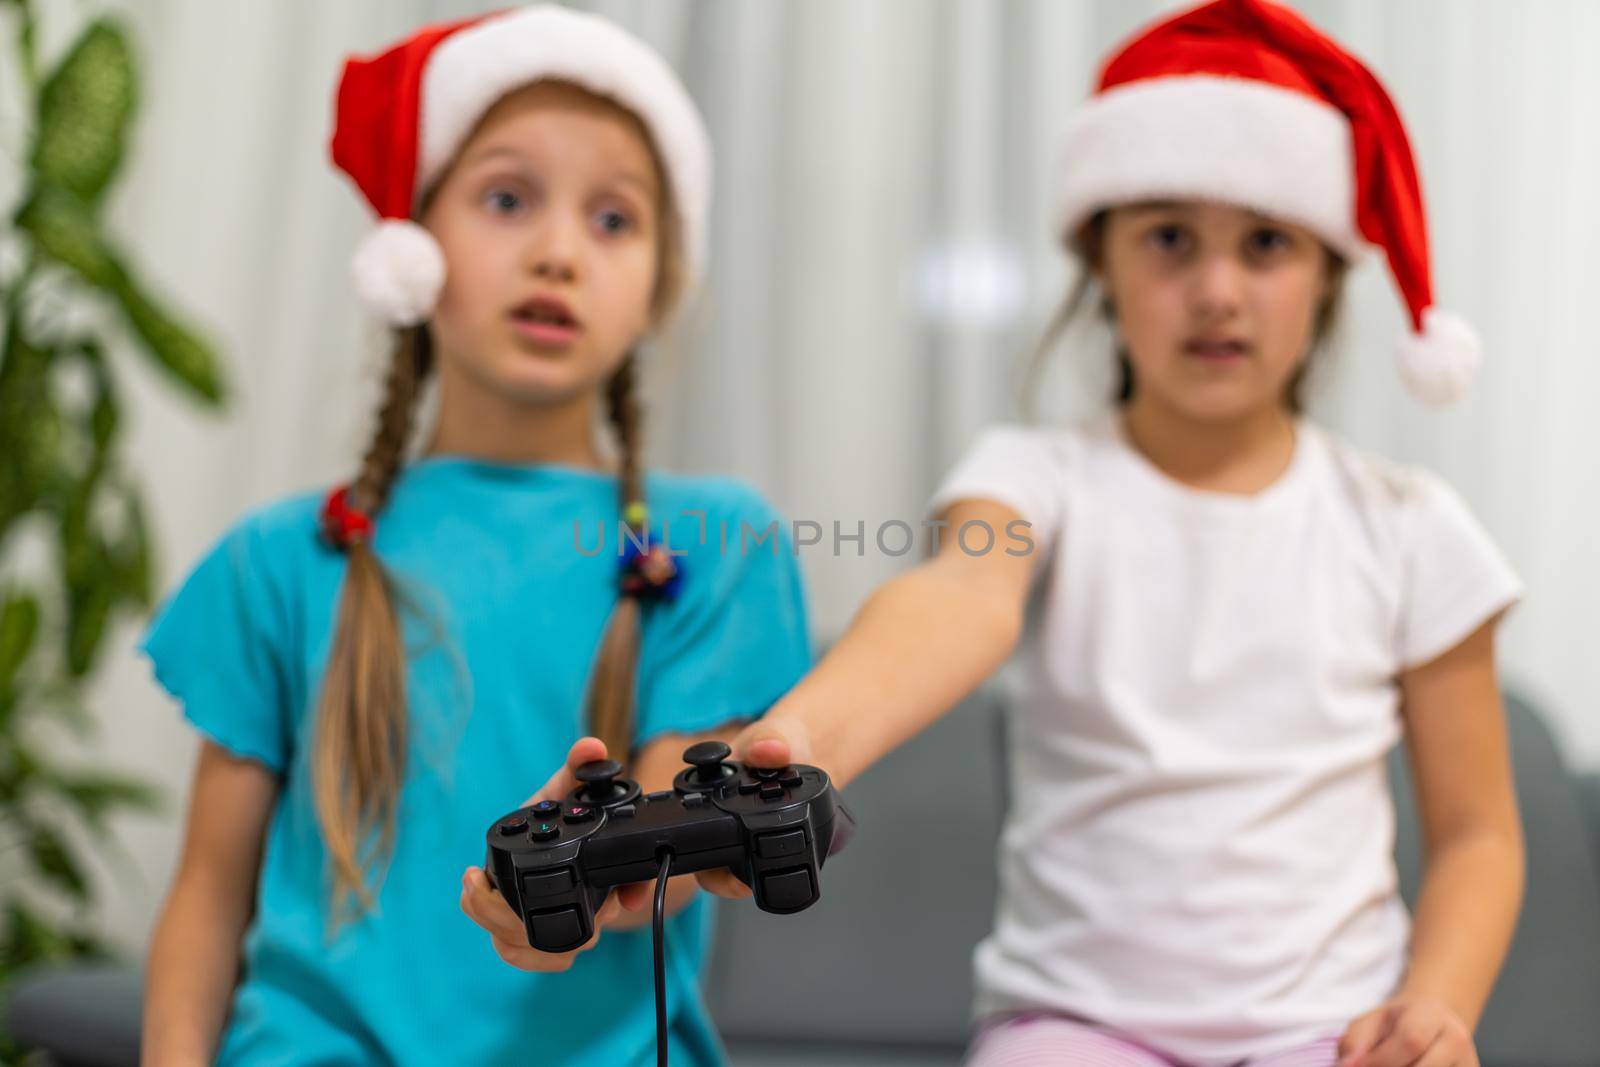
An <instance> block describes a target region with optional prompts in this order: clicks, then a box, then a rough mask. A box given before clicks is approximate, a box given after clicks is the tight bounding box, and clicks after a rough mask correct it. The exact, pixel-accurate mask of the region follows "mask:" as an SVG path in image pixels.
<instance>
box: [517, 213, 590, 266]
mask: <svg viewBox="0 0 1600 1067" xmlns="http://www.w3.org/2000/svg"><path fill="white" fill-rule="evenodd" d="M580 236H581V234H580V233H579V227H578V225H577V224H575V223H574V222H572V221H571V220H570V219H566V218H563V217H561V216H560V215H558V214H556V213H552V214H551V215H549V216H547V217H546V218H544V219H543V220H541V222H540V224H539V225H538V226H535V227H533V229H532V231H531V232H530V233H529V234H528V247H527V261H528V266H529V269H530V270H531V271H532V272H533V274H534V276H535V277H538V278H545V279H548V280H550V281H571V280H573V279H574V278H575V277H577V273H578V259H579V255H578V253H579V245H580V241H579V238H580Z"/></svg>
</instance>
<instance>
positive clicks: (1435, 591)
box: [1399, 471, 1522, 669]
mask: <svg viewBox="0 0 1600 1067" xmlns="http://www.w3.org/2000/svg"><path fill="white" fill-rule="evenodd" d="M1416 474H1417V477H1416V481H1415V482H1414V484H1413V492H1412V493H1411V494H1410V499H1409V500H1408V505H1409V513H1408V514H1407V516H1406V524H1405V576H1404V585H1403V590H1404V599H1403V602H1402V605H1401V613H1400V632H1399V661H1400V665H1401V667H1402V668H1405V669H1409V668H1411V667H1416V666H1420V665H1421V664H1424V663H1427V662H1428V661H1430V660H1432V659H1434V658H1436V657H1438V656H1439V655H1442V654H1443V653H1445V652H1448V651H1449V650H1450V649H1452V648H1454V647H1455V646H1456V645H1457V644H1459V643H1461V642H1462V641H1463V640H1465V639H1466V638H1467V637H1468V636H1469V635H1470V634H1471V633H1472V632H1473V631H1474V630H1476V629H1477V628H1478V627H1479V626H1482V625H1483V624H1484V623H1485V622H1487V621H1488V620H1489V619H1490V618H1492V617H1494V616H1495V615H1497V614H1499V613H1500V612H1502V611H1505V610H1506V609H1507V608H1509V607H1511V606H1512V605H1514V604H1515V603H1516V602H1517V601H1518V600H1520V599H1521V597H1522V582H1521V580H1520V579H1518V577H1517V575H1516V572H1515V571H1513V570H1512V568H1511V564H1510V563H1509V562H1508V561H1507V559H1506V557H1505V555H1504V554H1503V553H1502V552H1501V551H1500V549H1499V547H1498V546H1496V545H1495V543H1494V542H1493V541H1492V540H1491V539H1490V537H1489V534H1488V532H1487V531H1485V530H1484V528H1483V526H1482V525H1481V524H1480V523H1479V522H1478V520H1477V519H1476V518H1475V517H1473V515H1472V512H1471V511H1470V510H1469V509H1468V508H1467V504H1466V502H1465V501H1464V500H1462V499H1461V496H1460V494H1459V493H1457V492H1456V491H1455V490H1454V489H1453V488H1451V487H1450V486H1449V485H1448V484H1446V483H1445V482H1444V481H1442V480H1441V479H1439V478H1437V477H1435V476H1434V475H1432V474H1429V473H1427V472H1422V471H1418V472H1416Z"/></svg>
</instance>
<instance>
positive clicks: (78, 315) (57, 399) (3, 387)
mask: <svg viewBox="0 0 1600 1067" xmlns="http://www.w3.org/2000/svg"><path fill="white" fill-rule="evenodd" d="M37 19H38V16H37V13H36V12H35V11H34V10H33V9H32V6H31V5H30V3H29V2H28V0H0V27H7V26H9V27H10V31H11V35H12V36H14V38H15V40H14V41H12V42H10V43H9V45H10V46H9V47H6V46H5V44H6V43H5V42H0V48H4V51H5V52H9V53H10V55H12V56H15V57H16V59H17V61H18V67H17V68H14V69H16V70H17V71H18V73H19V75H20V76H19V77H18V78H17V79H16V80H17V81H18V82H20V89H21V91H22V93H23V96H24V100H23V107H22V109H21V111H22V115H23V116H24V120H25V122H26V123H28V124H29V126H30V128H27V129H24V130H19V131H10V132H13V133H15V134H17V135H18V136H17V137H16V138H13V140H20V141H21V142H22V143H23V144H24V146H25V147H24V149H23V152H22V154H21V157H20V158H18V157H17V154H16V153H10V154H8V156H6V157H0V165H4V166H7V167H10V168H12V169H13V171H14V172H15V177H16V179H17V183H16V184H17V188H18V189H19V190H20V196H19V197H18V199H17V200H16V202H15V205H14V206H13V207H12V208H11V209H9V210H8V211H7V212H6V215H7V217H6V221H5V222H4V224H3V229H0V253H3V254H0V998H3V997H4V995H5V992H6V990H7V988H8V987H9V985H10V983H11V980H12V979H13V977H14V976H15V975H16V973H17V972H18V971H19V970H20V969H22V968H25V967H28V966H31V965H34V964H37V963H40V962H44V961H50V960H58V959H64V958H71V957H78V956H95V955H102V954H104V953H105V949H104V946H102V945H101V944H100V943H99V941H98V940H97V939H96V938H95V936H94V934H93V932H92V929H91V926H90V923H89V915H90V910H91V905H92V903H93V902H92V899H91V897H92V894H93V888H92V885H91V882H90V880H89V878H88V877H87V875H86V873H85V866H84V863H83V856H82V853H81V846H78V845H75V844H74V841H75V839H76V840H78V841H81V840H82V834H78V833H75V832H74V831H75V830H83V829H95V828H99V827H101V826H103V825H104V824H105V820H106V819H107V817H108V816H109V815H110V814H112V813H113V812H115V811H118V810H123V809H130V808H150V807H152V806H154V804H155V802H156V799H157V794H156V792H155V791H154V790H153V789H152V788H150V787H149V786H147V785H145V784H143V783H140V782H138V781H134V780H131V779H129V778H127V777H125V776H122V775H117V774H111V773H105V772H102V771H96V770H92V769H86V768H83V767H81V766H71V765H68V764H67V762H66V761H65V760H64V758H63V757H61V756H60V755H59V754H56V755H52V753H53V752H59V750H60V748H61V747H62V746H60V745H52V744H51V743H50V738H51V734H52V732H53V731H60V730H62V729H63V728H65V729H68V730H71V731H74V732H76V733H77V734H79V735H86V734H87V733H88V732H89V731H90V729H91V728H92V717H91V716H90V714H89V713H88V710H87V709H86V708H85V706H84V692H85V686H86V683H87V681H88V679H89V678H90V676H91V674H92V672H93V670H94V668H95V665H96V662H97V658H98V654H99V652H100V650H101V647H102V645H103V643H104V638H105V636H106V634H107V632H108V627H109V626H110V624H112V623H113V622H114V621H115V620H116V619H117V618H119V616H123V615H126V614H127V613H128V612H130V611H145V610H148V608H149V607H150V606H151V603H152V588H153V586H152V575H151V565H150V557H151V549H150V538H149V533H148V528H147V525H146V521H145V516H144V513H143V509H142V507H141V503H140V494H139V491H138V486H137V484H136V483H135V481H134V479H132V478H131V477H130V476H129V472H128V471H127V470H126V469H125V465H124V463H123V462H122V459H121V457H120V454H119V451H120V450H119V440H120V439H119V433H118V427H119V422H120V418H119V410H120V401H119V394H118V390H117V387H116V382H115V380H114V377H113V375H112V373H111V370H112V368H111V365H110V363H109V362H108V361H110V360H112V359H113V358H119V357H120V353H121V352H123V351H131V352H135V353H138V354H139V355H140V356H142V357H144V358H147V359H149V360H151V361H153V363H154V364H155V365H156V366H158V367H159V368H161V370H162V371H163V372H164V374H165V377H166V378H167V380H169V381H170V382H172V383H173V384H174V385H176V386H177V387H179V388H180V389H182V390H183V391H184V392H186V393H187V394H189V395H190V396H192V397H194V398H195V399H196V400H198V401H200V402H203V403H206V404H211V405H215V404H218V403H219V402H220V399H221V396H222V388H221V382H220V380H219V378H218V374H217V369H216V361H215V359H214V358H213V356H212V353H211V351H210V349H209V348H208V347H207V346H206V345H205V344H204V343H203V342H202V341H201V340H199V339H198V338H197V337H196V336H195V335H194V334H193V333H192V332H191V331H190V330H189V329H187V328H186V327H185V326H183V325H182V324H181V323H180V322H179V321H178V320H177V319H176V318H175V317H174V316H173V315H171V314H170V313H169V312H168V311H166V310H165V309H164V308H163V307H162V306H161V304H160V303H159V302H158V301H157V300H156V299H154V298H152V296H150V295H149V293H148V292H147V291H146V289H145V288H144V287H143V286H142V285H141V284H140V283H139V282H138V281H137V279H136V278H135V276H134V274H133V272H132V270H131V268H130V266H129V261H128V259H127V257H126V256H125V255H124V254H123V253H122V252H121V251H119V250H118V248H117V247H116V246H115V244H114V242H113V241H111V240H110V239H108V237H107V236H106V234H105V233H104V231H103V227H102V222H101V216H102V208H103V206H104V203H105V199H106V192H107V189H108V187H109V186H110V185H111V182H112V179H113V177H114V176H115V175H116V173H117V170H118V168H119V165H120V163H121V161H122V157H123V150H124V146H125V144H126V141H127V137H128V131H129V124H130V119H131V117H132V115H133V111H134V104H135V95H136V94H135V89H136V85H135V82H136V73H135V67H134V61H133V54H132V50H131V49H130V47H129V43H128V37H127V34H126V32H125V31H124V30H123V29H122V28H121V26H119V24H118V23H117V22H115V21H114V20H112V19H109V18H101V19H97V20H94V21H92V22H90V23H89V24H88V25H87V26H86V27H85V28H84V29H83V30H82V32H81V33H80V34H79V35H78V36H77V38H76V39H75V41H74V42H73V43H72V44H71V45H70V47H68V48H67V49H66V50H65V52H64V54H63V55H62V57H61V58H60V59H59V61H58V62H56V63H55V64H54V65H53V66H52V67H51V68H50V69H48V70H41V69H40V66H39V57H38V56H37V54H36V44H35V38H36V30H37V28H38V22H37ZM8 66H11V61H10V59H9V57H8V58H7V59H6V60H4V61H0V69H3V68H4V67H8ZM0 210H5V209H0ZM16 1055H17V1052H16V1050H15V1049H11V1048H7V1047H6V1039H5V1037H4V1035H3V1034H0V1058H3V1059H6V1060H11V1059H14V1058H15V1056H16Z"/></svg>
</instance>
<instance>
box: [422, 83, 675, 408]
mask: <svg viewBox="0 0 1600 1067" xmlns="http://www.w3.org/2000/svg"><path fill="white" fill-rule="evenodd" d="M661 200H662V179H661V175H660V173H659V171H658V168H657V165H656V160H655V156H654V154H653V153H652V152H651V150H650V147H649V145H648V143H647V141H646V139H645V134H644V132H643V129H642V128H641V127H640V125H639V123H638V122H637V120H635V119H634V118H633V117H632V116H631V115H629V114H628V113H627V112H625V111H623V110H621V109H620V108H617V107H615V106H613V105H611V104H609V103H607V102H605V101H601V100H598V99H596V98H595V97H593V96H590V95H589V94H587V93H584V92H583V91H582V90H579V89H576V88H574V87H572V86H568V85H563V84H559V83H553V82H541V83H536V84H534V85H532V86H529V87H527V88H525V89H522V90H519V91H517V92H514V93H511V94H509V95H508V96H506V97H505V98H504V99H502V100H501V101H499V102H498V103H497V104H496V105H495V106H494V107H493V108H492V109H490V111H489V112H488V113H487V114H486V115H485V117H484V119H483V121H482V123H481V124H480V125H479V127H478V129H477V131H476V133H475V134H474V135H473V136H472V138H471V139H470V140H469V141H468V142H467V144H466V145H465V146H464V147H463V148H462V150H461V152H460V154H459V155H458V157H457V160H456V162H455V163H454V164H453V165H452V167H451V169H450V171H449V172H448V173H447V174H446V175H445V177H444V179H443V180H442V182H441V183H440V184H439V186H438V187H437V189H436V190H435V192H434V194H433V197H432V199H431V200H430V201H429V203H428V206H427V210H426V212H425V213H424V215H423V217H422V220H421V221H422V223H423V225H425V226H426V227H427V228H428V229H429V230H430V231H432V233H433V235H434V237H435V238H436V239H437V240H438V242H439V245H440V247H441V248H443V250H444V257H445V263H446V273H445V283H444V289H443V291H442V292H441V293H440V295H439V302H438V305H437V307H436V310H435V312H434V315H433V318H432V320H431V322H430V326H431V330H432V333H433V340H434V345H435V349H436V351H437V353H438V359H439V368H440V375H441V379H442V381H443V383H444V389H445V393H446V395H445V397H444V402H446V403H449V402H452V401H455V402H459V399H458V398H460V397H461V396H462V395H463V394H471V395H475V396H478V397H480V398H484V399H488V398H493V399H497V400H501V401H510V402H512V403H513V404H516V405H519V406H530V405H531V406H547V405H550V404H560V403H564V402H570V401H572V400H574V399H578V398H580V397H582V395H583V394H585V393H586V392H590V393H592V392H593V391H594V390H596V389H597V388H598V386H599V385H600V384H601V383H602V382H604V381H605V379H606V378H607V377H608V376H609V375H610V374H611V373H612V372H613V371H615V370H616V368H617V366H618V365H619V364H620V363H621V361H622V359H623V357H624V356H625V355H626V354H627V352H628V350H629V349H630V348H631V347H632V346H633V345H634V344H635V343H636V342H637V341H638V340H639V339H640V337H641V336H642V335H643V334H644V333H645V331H646V330H647V329H648V328H649V327H650V325H651V299H652V296H653V294H654V288H655V283H656V272H657V256H658V247H659V227H660V225H661V222H660V219H659V217H658V215H659V211H660V207H659V205H660V203H661ZM452 387H454V388H452ZM452 394H453V395H452Z"/></svg>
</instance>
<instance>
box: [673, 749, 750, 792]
mask: <svg viewBox="0 0 1600 1067" xmlns="http://www.w3.org/2000/svg"><path fill="white" fill-rule="evenodd" d="M731 755H733V749H731V748H729V747H728V746H727V745H726V744H724V743H723V742H721V741H701V742H700V743H699V744H697V745H690V746H689V747H688V748H687V749H686V750H685V751H684V753H683V762H685V763H689V764H693V765H694V770H693V771H691V772H690V773H689V781H691V782H693V783H694V784H696V785H702V786H706V787H707V788H709V787H711V786H715V785H717V784H718V783H719V782H722V781H723V780H724V779H727V778H732V777H733V776H734V775H735V774H737V773H738V772H737V771H735V770H734V769H733V767H732V766H730V765H729V764H727V763H724V762H723V760H725V759H727V758H728V757H729V756H731Z"/></svg>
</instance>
